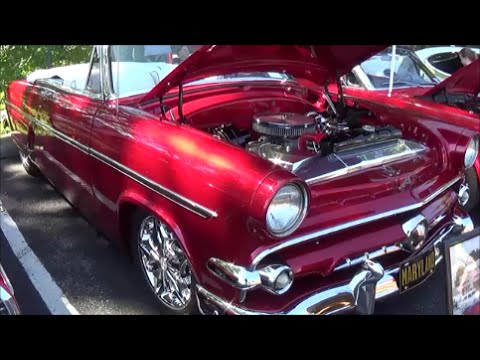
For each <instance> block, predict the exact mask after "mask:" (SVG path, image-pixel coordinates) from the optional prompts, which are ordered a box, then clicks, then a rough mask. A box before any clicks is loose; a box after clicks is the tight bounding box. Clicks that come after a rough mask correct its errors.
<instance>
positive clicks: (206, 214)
mask: <svg viewBox="0 0 480 360" xmlns="http://www.w3.org/2000/svg"><path fill="white" fill-rule="evenodd" d="M90 154H91V156H92V157H94V158H96V159H98V160H100V161H102V162H103V163H105V164H107V165H109V166H110V167H112V168H114V169H115V170H117V171H119V172H121V173H122V174H124V175H126V176H128V177H129V178H130V179H132V180H134V181H136V182H138V183H139V184H141V185H143V186H145V187H147V188H148V189H150V190H152V191H154V192H156V193H157V194H159V195H161V196H163V197H164V198H166V199H168V200H170V201H172V202H174V203H175V204H177V205H179V206H181V207H183V208H185V209H187V210H190V211H192V212H193V213H195V214H197V215H199V216H201V217H203V218H205V219H208V218H212V217H214V218H216V217H217V216H218V214H217V213H216V212H215V211H212V210H210V209H207V208H206V207H204V206H202V205H200V204H197V203H196V202H194V201H192V200H190V199H187V198H186V197H184V196H182V195H180V194H178V193H176V192H174V191H172V190H170V189H167V188H166V187H164V186H162V185H160V184H157V183H156V182H154V181H152V180H150V179H149V178H147V177H145V176H143V175H140V174H139V173H138V172H136V171H134V170H132V169H130V168H128V167H126V166H124V165H122V164H120V163H119V162H117V161H116V160H113V159H111V158H109V157H108V156H106V155H104V154H102V153H100V152H98V151H97V150H94V149H90Z"/></svg>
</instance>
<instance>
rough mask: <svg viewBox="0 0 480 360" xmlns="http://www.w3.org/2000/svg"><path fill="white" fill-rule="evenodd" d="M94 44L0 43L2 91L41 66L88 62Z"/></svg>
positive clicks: (0, 84)
mask: <svg viewBox="0 0 480 360" xmlns="http://www.w3.org/2000/svg"><path fill="white" fill-rule="evenodd" d="M91 49H92V45H0V92H2V91H4V90H5V88H6V87H7V85H8V83H9V82H10V81H12V80H16V79H23V78H25V77H26V76H27V75H28V73H30V72H32V71H33V70H35V69H39V68H48V67H51V66H64V65H69V64H74V63H80V62H88V60H89V55H90V52H91Z"/></svg>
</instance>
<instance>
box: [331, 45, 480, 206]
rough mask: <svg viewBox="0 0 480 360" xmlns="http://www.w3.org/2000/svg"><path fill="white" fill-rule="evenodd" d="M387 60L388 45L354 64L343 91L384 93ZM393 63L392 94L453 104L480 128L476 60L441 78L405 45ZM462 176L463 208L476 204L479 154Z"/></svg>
mask: <svg viewBox="0 0 480 360" xmlns="http://www.w3.org/2000/svg"><path fill="white" fill-rule="evenodd" d="M460 49H461V48H460ZM391 61H392V48H388V49H386V50H384V51H381V52H380V53H378V54H376V55H374V56H372V57H371V58H369V59H367V60H365V61H364V62H362V63H361V64H360V65H358V66H356V67H354V68H353V70H352V71H351V72H350V73H348V74H347V75H345V76H344V77H343V78H342V84H343V85H344V87H345V89H346V90H347V92H348V90H349V89H357V90H365V91H375V92H377V93H379V94H384V95H387V94H388V90H387V89H386V88H385V86H387V87H388V82H387V80H388V78H389V75H390V73H389V71H390V69H391ZM395 63H396V66H395V69H396V70H395V73H394V77H393V78H394V81H393V90H392V96H410V97H413V98H415V99H422V100H427V101H431V102H433V103H436V104H442V105H445V106H442V107H439V109H443V110H444V111H446V112H447V111H448V112H449V111H451V108H455V109H456V111H461V112H463V113H464V115H465V117H468V118H470V120H469V121H467V122H464V125H465V126H466V127H467V128H469V129H470V130H472V131H476V132H477V133H479V132H480V97H479V96H480V94H479V93H480V60H477V61H475V62H474V63H473V64H470V65H469V66H466V67H460V69H459V70H458V71H456V72H455V73H454V75H453V76H450V77H448V78H446V79H445V80H443V81H441V82H438V79H437V78H435V76H434V75H433V74H432V73H430V72H429V70H428V69H425V67H424V66H422V64H421V63H419V60H418V58H417V57H416V55H415V54H414V53H413V51H411V50H409V49H402V48H399V49H397V56H396V61H395ZM402 68H403V70H402ZM406 69H409V70H406ZM382 73H386V74H385V77H383V78H382V77H381V76H380V75H381V74H382ZM427 78H428V79H430V80H431V82H430V83H428V80H422V79H427ZM379 79H383V80H379ZM405 79H408V80H405ZM374 84H376V85H374ZM379 84H381V86H380V85H379ZM329 91H330V92H331V93H332V94H333V95H334V94H336V93H337V85H336V84H330V85H329ZM415 101H416V100H415ZM449 107H450V108H449ZM454 119H455V117H454ZM462 121H463V120H462ZM465 176H466V181H465V184H464V185H463V190H462V192H461V194H462V199H463V200H462V203H463V208H464V209H465V210H466V211H471V210H473V209H474V208H475V207H476V206H478V205H479V204H480V180H479V179H480V156H479V157H478V158H477V160H476V162H475V166H473V167H472V168H469V169H467V170H466V174H465Z"/></svg>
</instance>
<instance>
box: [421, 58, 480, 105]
mask: <svg viewBox="0 0 480 360" xmlns="http://www.w3.org/2000/svg"><path fill="white" fill-rule="evenodd" d="M440 91H447V92H464V93H468V94H474V95H476V94H478V93H479V92H480V59H478V60H475V61H474V62H472V63H471V64H470V65H467V66H465V67H462V68H461V69H460V70H458V71H456V72H455V73H454V74H453V75H452V76H450V77H448V78H447V79H445V80H444V81H442V82H441V83H439V84H437V85H436V86H434V87H433V88H431V89H430V90H428V91H427V92H426V93H425V94H424V95H426V96H430V95H434V94H437V93H439V92H440Z"/></svg>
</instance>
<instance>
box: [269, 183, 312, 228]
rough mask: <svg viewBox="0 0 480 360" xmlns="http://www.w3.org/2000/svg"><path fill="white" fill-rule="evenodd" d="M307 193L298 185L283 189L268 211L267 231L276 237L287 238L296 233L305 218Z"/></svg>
mask: <svg viewBox="0 0 480 360" xmlns="http://www.w3.org/2000/svg"><path fill="white" fill-rule="evenodd" d="M306 211H307V193H306V191H305V189H304V188H303V187H301V186H299V185H297V184H288V185H285V186H284V187H282V188H281V189H280V190H279V191H278V192H277V193H276V194H275V196H274V197H273V199H272V201H271V203H270V205H269V206H268V209H267V218H266V220H267V229H268V231H269V232H270V233H271V234H272V235H275V236H287V235H289V234H291V233H292V232H294V231H295V230H296V229H297V228H298V226H299V225H300V223H301V222H302V221H303V218H304V217H305V213H306Z"/></svg>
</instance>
